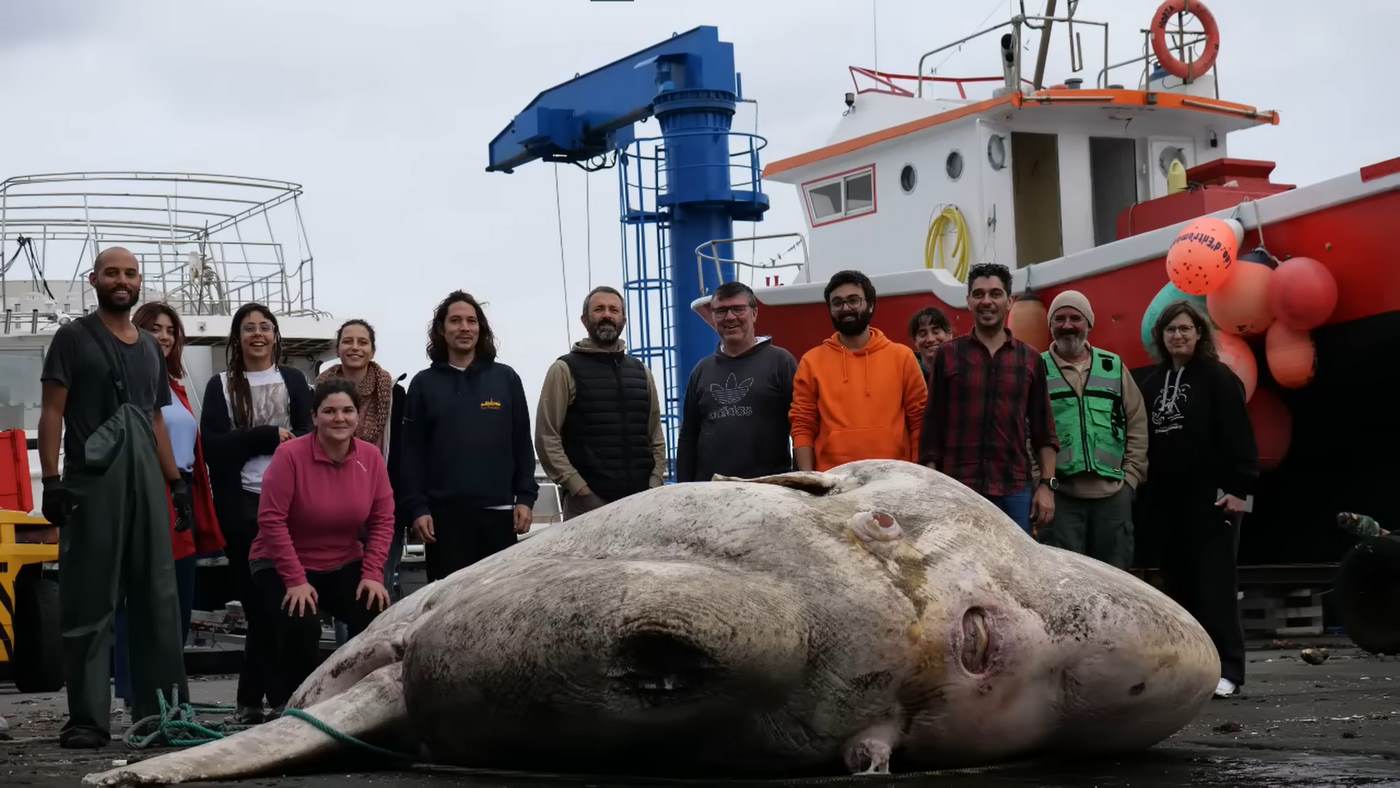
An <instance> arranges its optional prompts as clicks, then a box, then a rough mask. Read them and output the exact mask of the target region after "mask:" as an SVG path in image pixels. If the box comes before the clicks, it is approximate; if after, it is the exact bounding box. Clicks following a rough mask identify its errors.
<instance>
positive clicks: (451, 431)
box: [390, 290, 540, 581]
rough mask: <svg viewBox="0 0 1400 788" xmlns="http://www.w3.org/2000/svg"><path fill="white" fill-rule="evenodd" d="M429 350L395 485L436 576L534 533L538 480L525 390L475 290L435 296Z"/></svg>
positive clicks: (413, 386) (410, 402) (415, 384)
mask: <svg viewBox="0 0 1400 788" xmlns="http://www.w3.org/2000/svg"><path fill="white" fill-rule="evenodd" d="M427 350H428V360H429V361H431V362H432V366H430V367H428V368H427V369H425V370H423V371H422V372H419V373H418V374H417V375H414V376H413V380H412V381H411V382H410V383H409V384H408V395H407V397H406V398H405V401H404V412H403V443H402V445H401V447H400V450H401V453H402V455H403V456H402V457H401V458H400V459H399V462H400V464H399V469H398V470H399V473H398V477H399V479H398V482H397V483H398V484H399V487H400V489H398V490H396V491H395V492H397V493H398V495H399V497H400V498H401V499H402V501H403V509H404V510H405V511H404V515H405V519H407V520H408V521H409V522H410V523H412V525H413V531H414V533H415V534H417V535H418V538H419V539H421V540H423V546H424V547H423V552H424V557H425V558H426V564H427V571H428V580H430V581H433V580H441V579H442V578H444V577H447V576H448V575H450V574H452V573H453V572H456V571H457V570H458V569H461V568H462V567H465V566H469V565H471V564H474V563H476V562H477V561H480V560H481V559H483V558H486V557H487V556H489V555H492V554H494V553H497V552H500V551H501V550H504V549H506V548H508V547H510V546H511V545H513V544H515V541H516V536H517V535H518V534H524V533H528V532H529V530H530V525H531V523H532V522H533V520H534V507H535V499H536V498H537V497H538V496H539V491H540V486H539V484H538V483H536V482H535V453H534V452H533V451H532V450H531V448H530V412H529V405H527V404H526V402H525V388H524V386H522V385H521V383H520V376H519V375H517V374H515V370H513V369H511V368H510V367H508V366H506V365H505V364H502V363H501V362H499V361H497V360H496V335H495V333H494V332H493V331H492V330H491V322H490V321H489V320H487V319H486V312H485V311H483V310H482V308H481V304H480V302H478V301H477V300H476V298H474V297H473V296H472V295H471V293H467V292H464V291H461V290H454V291H452V292H451V293H448V294H447V297H446V298H444V299H442V301H441V302H439V303H438V305H437V309H435V310H434V311H433V322H432V324H431V325H430V326H429V327H428V345H427ZM392 437H393V436H392V435H391V436H390V438H391V439H392Z"/></svg>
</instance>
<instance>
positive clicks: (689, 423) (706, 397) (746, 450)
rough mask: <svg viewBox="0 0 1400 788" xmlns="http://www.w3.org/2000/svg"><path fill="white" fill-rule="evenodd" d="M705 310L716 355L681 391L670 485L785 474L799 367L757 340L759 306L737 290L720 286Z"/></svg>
mask: <svg viewBox="0 0 1400 788" xmlns="http://www.w3.org/2000/svg"><path fill="white" fill-rule="evenodd" d="M709 307H710V315H711V316H712V317H713V318H714V326H715V330H716V331H717V332H719V336H720V343H719V349H718V350H717V351H716V352H715V354H714V355H713V356H710V357H709V358H706V359H703V360H701V361H700V363H699V364H696V365H695V369H694V370H693V371H692V372H691V373H690V381H689V383H687V385H686V388H685V407H684V408H683V410H682V413H683V416H682V418H681V432H680V439H679V441H677V446H676V481H678V482H697V481H698V482H706V481H709V480H710V479H711V478H713V477H714V475H715V474H717V473H719V474H724V475H725V476H738V477H740V478H745V479H751V478H753V477H755V476H767V475H769V474H774V473H786V472H788V471H790V470H792V451H791V449H789V448H788V407H789V406H790V405H791V404H792V376H793V373H795V372H796V371H797V359H795V358H793V357H792V354H791V353H789V352H787V351H786V350H783V349H782V348H780V347H778V346H777V345H774V344H773V343H772V338H771V337H759V336H757V335H756V331H755V325H756V324H757V323H758V298H757V297H755V296H754V294H753V290H752V289H750V288H749V286H748V285H746V284H744V283H743V282H726V283H724V284H722V285H720V286H719V287H718V288H716V289H715V294H714V297H713V298H711V299H710V304H709Z"/></svg>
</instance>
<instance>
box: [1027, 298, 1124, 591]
mask: <svg viewBox="0 0 1400 788" xmlns="http://www.w3.org/2000/svg"><path fill="white" fill-rule="evenodd" d="M1093 327H1094V310H1093V308H1092V307H1091V306H1090V305H1089V299H1088V298H1085V297H1084V294H1082V293H1080V292H1079V291H1077V290H1066V291H1064V292H1062V293H1060V294H1059V295H1057V296H1055V300H1054V301H1051V302H1050V330H1051V332H1052V333H1053V334H1054V337H1055V342H1054V344H1053V345H1052V346H1051V348H1050V349H1049V350H1047V351H1045V352H1044V353H1042V354H1041V358H1043V359H1044V362H1045V374H1046V378H1047V382H1048V387H1049V392H1050V412H1051V414H1052V415H1053V416H1054V419H1055V432H1056V434H1057V435H1058V436H1059V439H1060V452H1059V455H1058V456H1057V458H1056V460H1055V476H1057V477H1058V484H1055V485H1053V486H1052V489H1054V493H1055V517H1054V519H1053V520H1052V521H1051V522H1050V525H1049V527H1048V528H1046V529H1044V530H1042V532H1041V533H1040V540H1041V541H1042V542H1044V543H1045V544H1048V545H1054V546H1055V547H1063V548H1064V549H1066V550H1073V551H1075V552H1077V553H1083V554H1085V555H1087V556H1090V557H1091V558H1097V559H1098V560H1100V561H1103V562H1104V563H1106V564H1112V565H1114V566H1116V567H1118V568H1119V569H1127V568H1128V567H1129V566H1130V565H1131V563H1132V560H1133V497H1134V495H1135V494H1136V493H1135V491H1136V490H1137V488H1138V485H1139V484H1141V483H1142V480H1143V478H1144V477H1145V476H1146V473H1147V408H1146V406H1145V405H1144V403H1143V400H1142V392H1141V391H1140V390H1139V389H1138V386H1137V383H1136V382H1134V381H1133V376H1132V375H1129V374H1124V370H1123V362H1122V360H1121V359H1119V358H1118V356H1116V355H1114V354H1112V353H1110V352H1108V351H1106V350H1103V349H1101V348H1096V347H1091V346H1090V345H1089V331H1090V329H1092V328H1093Z"/></svg>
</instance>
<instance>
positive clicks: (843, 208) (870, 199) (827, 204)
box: [803, 166, 875, 225]
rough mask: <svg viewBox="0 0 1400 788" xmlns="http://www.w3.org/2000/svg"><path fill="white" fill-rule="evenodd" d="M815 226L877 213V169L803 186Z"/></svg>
mask: <svg viewBox="0 0 1400 788" xmlns="http://www.w3.org/2000/svg"><path fill="white" fill-rule="evenodd" d="M803 190H804V191H805V192H806V195H807V203H808V205H809V207H810V211H811V217H812V224H813V225H818V224H825V223H829V222H834V221H838V220H840V219H845V218H849V217H852V216H859V215H861V214H865V213H874V211H875V168H874V167H873V166H870V167H865V168H863V169H860V170H856V171H854V172H850V173H841V174H839V175H833V176H831V177H830V178H823V179H821V180H816V181H812V182H810V183H806V184H803Z"/></svg>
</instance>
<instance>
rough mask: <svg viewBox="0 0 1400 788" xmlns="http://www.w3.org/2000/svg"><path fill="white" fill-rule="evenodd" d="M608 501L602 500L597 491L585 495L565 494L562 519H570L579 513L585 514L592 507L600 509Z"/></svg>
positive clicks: (592, 508)
mask: <svg viewBox="0 0 1400 788" xmlns="http://www.w3.org/2000/svg"><path fill="white" fill-rule="evenodd" d="M608 503H609V502H608V501H605V500H603V499H602V498H601V497H600V496H598V494H597V493H592V492H590V493H589V494H587V495H565V496H564V519H565V520H572V519H574V518H575V517H578V516H579V515H581V514H587V513H588V512H591V511H593V510H594V509H601V508H602V507H604V506H607V505H608Z"/></svg>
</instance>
